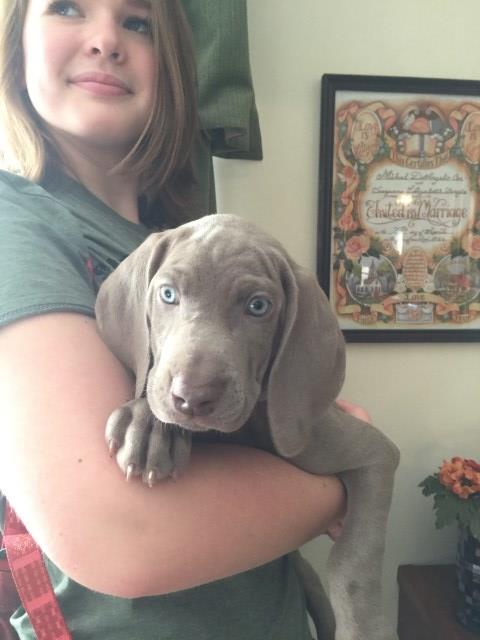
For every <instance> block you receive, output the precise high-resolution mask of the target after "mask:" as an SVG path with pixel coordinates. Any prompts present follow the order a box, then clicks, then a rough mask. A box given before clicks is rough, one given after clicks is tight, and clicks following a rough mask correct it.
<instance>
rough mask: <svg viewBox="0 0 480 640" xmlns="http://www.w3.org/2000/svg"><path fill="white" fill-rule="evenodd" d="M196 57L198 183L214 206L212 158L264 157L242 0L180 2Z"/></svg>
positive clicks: (244, 7)
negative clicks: (200, 138)
mask: <svg viewBox="0 0 480 640" xmlns="http://www.w3.org/2000/svg"><path fill="white" fill-rule="evenodd" d="M182 3H183V6H184V9H185V13H186V14H187V18H188V20H189V22H190V25H191V28H192V33H193V42H194V47H195V53H196V60H197V74H198V91H199V111H200V122H201V126H202V132H203V139H202V142H201V144H200V145H199V148H198V154H197V157H198V160H197V166H198V174H199V182H200V184H201V188H202V191H203V192H204V197H205V199H206V202H208V203H209V204H208V205H207V208H208V209H209V211H210V212H211V211H214V210H215V187H214V176H213V167H212V156H213V155H215V156H218V157H221V158H236V159H248V160H261V159H262V142H261V136H260V126H259V120H258V113H257V108H256V105H255V96H254V91H253V84H252V75H251V71H250V57H249V50H248V26H247V7H246V0H182Z"/></svg>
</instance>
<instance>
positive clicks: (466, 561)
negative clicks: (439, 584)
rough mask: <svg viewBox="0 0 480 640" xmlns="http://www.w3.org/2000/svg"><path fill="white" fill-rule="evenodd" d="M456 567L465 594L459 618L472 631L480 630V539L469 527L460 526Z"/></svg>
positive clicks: (460, 587)
mask: <svg viewBox="0 0 480 640" xmlns="http://www.w3.org/2000/svg"><path fill="white" fill-rule="evenodd" d="M456 568H457V581H458V588H459V590H460V592H461V593H462V596H463V604H462V607H461V609H459V610H458V611H457V618H458V620H459V621H460V622H461V624H462V625H463V626H464V627H466V628H467V629H469V630H470V631H480V541H479V540H477V539H476V538H474V537H473V536H472V534H471V533H470V530H469V529H468V527H462V526H460V527H459V537H458V546H457V562H456Z"/></svg>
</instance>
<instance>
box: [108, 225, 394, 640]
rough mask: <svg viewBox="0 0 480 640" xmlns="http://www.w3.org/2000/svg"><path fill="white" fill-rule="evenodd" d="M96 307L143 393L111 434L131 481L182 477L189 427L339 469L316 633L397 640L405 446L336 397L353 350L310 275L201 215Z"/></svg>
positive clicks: (261, 235)
mask: <svg viewBox="0 0 480 640" xmlns="http://www.w3.org/2000/svg"><path fill="white" fill-rule="evenodd" d="M96 313H97V321H98V325H99V328H100V331H101V333H102V335H103V338H104V340H105V342H106V344H107V345H108V346H109V347H110V348H111V350H112V351H113V352H114V353H115V354H116V355H117V356H118V358H119V359H120V360H121V361H122V362H123V364H124V365H125V366H127V367H128V368H129V369H131V370H132V371H133V373H134V374H135V376H136V393H135V399H134V400H132V401H130V402H128V403H127V404H126V405H124V406H122V407H120V408H119V409H117V410H116V411H115V412H114V413H113V414H112V416H111V417H110V419H109V421H108V424H107V429H106V438H107V442H108V444H109V447H110V449H111V451H112V452H117V450H118V453H117V460H118V463H119V464H120V466H121V468H122V469H123V471H124V472H125V473H126V474H127V477H131V476H135V475H142V476H143V479H144V481H145V482H148V483H149V484H150V485H152V484H153V483H154V482H155V481H157V480H160V479H162V478H165V477H167V476H175V475H176V474H178V473H181V471H182V470H183V469H185V467H186V465H187V464H188V459H189V454H190V444H191V437H192V434H195V437H199V438H202V437H203V438H211V437H212V434H215V433H217V434H218V433H220V434H221V437H222V439H223V440H227V441H231V442H243V443H248V444H251V445H254V446H258V447H262V448H265V449H267V450H269V451H272V452H275V453H277V454H278V455H279V456H282V457H283V458H286V459H288V460H289V461H290V462H291V463H292V464H294V465H296V466H298V467H300V468H302V469H304V470H306V471H308V472H310V473H317V474H337V475H338V476H339V477H340V478H341V479H342V481H343V482H344V484H345V486H346V488H347V492H348V513H347V516H346V520H345V525H344V529H343V532H342V535H341V537H340V539H339V540H337V542H336V543H335V544H334V545H333V547H332V550H331V553H330V556H329V561H328V577H329V594H330V602H331V605H332V608H333V612H334V618H335V622H334V623H333V621H332V617H331V615H330V612H329V607H328V605H327V603H328V601H327V600H326V598H325V594H324V592H323V589H322V587H321V584H320V581H319V580H318V578H317V576H316V574H315V573H314V572H313V570H312V569H311V568H310V567H309V565H307V563H306V562H305V561H303V559H302V558H301V556H300V555H299V554H298V558H297V559H298V567H299V571H300V572H301V573H302V578H303V580H304V585H305V589H306V594H307V602H308V605H309V611H310V614H311V615H312V618H313V620H314V622H315V625H316V627H317V633H318V637H319V639H321V640H332V639H333V638H335V640H395V639H396V638H397V635H396V634H395V632H394V631H393V630H391V629H390V627H389V625H388V624H387V622H386V621H385V619H384V617H383V615H382V611H381V588H380V582H381V567H382V560H383V554H384V544H385V529H386V523H387V517H388V512H389V507H390V502H391V496H392V488H393V478H394V472H395V469H396V467H397V465H398V461H399V453H398V450H397V448H396V447H395V445H394V444H393V443H392V442H391V441H390V440H389V439H388V438H386V437H385V436H384V435H383V434H382V433H381V432H380V431H378V430H377V429H376V428H375V427H373V426H371V425H369V424H366V423H364V422H362V421H360V420H358V419H356V418H354V417H352V416H350V415H347V414H346V413H344V412H343V411H341V410H340V409H339V408H338V407H337V406H336V405H335V398H336V397H337V394H338V392H339V391H340V388H341V386H342V383H343V379H344V373H345V345H344V340H343V337H342V334H341V331H340V330H339V327H338V324H337V322H336V319H335V317H334V315H333V313H332V311H331V309H330V306H329V303H328V300H327V298H326V296H325V295H324V293H323V291H322V290H321V288H320V287H319V286H318V283H317V279H316V277H315V275H314V274H313V273H312V272H310V271H308V270H306V269H304V268H302V267H300V266H299V265H297V264H295V262H294V261H293V260H292V259H291V258H290V257H289V256H288V255H287V253H286V251H285V250H284V248H283V247H282V246H281V245H280V244H279V243H278V242H277V241H276V240H275V239H274V238H272V237H271V236H269V235H268V234H266V233H265V232H263V231H261V230H259V229H258V228H257V227H255V226H254V225H252V224H250V223H248V222H246V221H245V220H243V219H241V218H238V217H236V216H232V215H213V216H206V217H204V218H201V219H199V220H196V221H194V222H191V223H188V224H185V225H183V226H181V227H178V228H176V229H172V230H168V231H164V232H161V233H155V234H152V235H151V236H150V237H149V238H147V240H146V241H145V242H144V243H143V244H142V245H141V246H140V247H139V248H138V249H137V250H136V251H134V252H133V253H132V254H131V255H130V256H129V257H128V258H126V259H125V260H124V261H123V262H122V263H121V264H120V266H119V267H118V268H117V269H116V270H115V271H114V272H113V273H112V274H111V275H110V276H109V277H108V278H107V280H106V281H105V283H104V284H103V285H102V287H101V289H100V292H99V295H98V299H97V306H96ZM334 627H335V631H334Z"/></svg>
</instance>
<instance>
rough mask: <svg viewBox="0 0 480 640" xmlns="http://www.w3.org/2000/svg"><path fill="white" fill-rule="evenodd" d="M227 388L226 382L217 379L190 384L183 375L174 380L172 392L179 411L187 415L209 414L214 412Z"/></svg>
mask: <svg viewBox="0 0 480 640" xmlns="http://www.w3.org/2000/svg"><path fill="white" fill-rule="evenodd" d="M224 388H225V382H224V381H222V380H220V379H217V380H212V381H209V382H208V383H206V384H202V385H190V384H188V383H187V382H186V380H185V379H184V378H183V376H181V375H177V376H175V377H174V378H173V380H172V385H171V388H170V393H171V395H172V400H173V404H174V406H175V409H177V411H180V412H181V413H183V414H185V415H187V416H192V417H195V416H209V415H210V414H211V413H213V411H214V409H215V407H216V405H217V402H218V400H219V399H220V396H221V395H222V393H223V390H224Z"/></svg>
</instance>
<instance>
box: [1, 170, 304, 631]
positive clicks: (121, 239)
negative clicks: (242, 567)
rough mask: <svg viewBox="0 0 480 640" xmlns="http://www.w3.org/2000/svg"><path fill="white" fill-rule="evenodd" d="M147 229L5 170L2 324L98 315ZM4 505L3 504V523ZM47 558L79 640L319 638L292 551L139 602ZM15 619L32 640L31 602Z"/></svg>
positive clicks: (75, 189) (78, 190) (63, 183)
mask: <svg viewBox="0 0 480 640" xmlns="http://www.w3.org/2000/svg"><path fill="white" fill-rule="evenodd" d="M148 233H149V230H148V229H147V228H146V227H144V226H142V225H138V224H133V223H131V222H128V221H127V220H125V219H124V218H122V217H120V216H119V215H118V214H117V213H115V212H114V211H112V210H111V209H109V208H108V207H107V206H106V205H105V204H103V203H102V202H101V201H99V200H98V199H97V198H96V197H95V196H94V195H93V194H91V193H90V192H88V191H87V190H86V189H85V188H84V187H82V186H81V185H79V184H78V183H76V182H75V181H74V180H72V179H70V178H67V177H65V176H63V177H61V179H60V180H57V181H56V183H55V185H46V186H45V187H41V186H39V185H37V184H34V183H31V182H29V181H27V180H24V179H23V178H20V177H18V176H13V175H12V174H8V173H5V172H0V326H1V325H6V324H8V323H11V322H14V321H16V320H18V319H20V318H25V317H29V316H34V315H38V314H43V313H48V312H52V311H72V312H78V313H82V314H87V315H90V316H93V315H94V304H95V296H96V292H97V290H98V287H99V285H100V284H101V282H102V281H103V279H104V278H105V277H106V275H108V273H110V271H112V270H113V269H114V268H115V267H116V266H117V265H118V264H119V262H120V261H121V260H122V259H123V258H124V257H125V256H126V255H128V254H129V253H130V252H131V251H132V250H133V249H135V248H136V247H137V246H138V245H139V244H140V243H141V242H142V241H143V240H144V239H145V237H146V236H147V235H148ZM2 506H3V505H2V501H1V500H0V523H1V522H3V513H2V512H3V509H2ZM13 506H15V505H13ZM74 508H75V505H72V509H74ZM214 552H215V550H214V549H212V553H214ZM3 553H4V552H3V551H0V557H2V554H3ZM132 553H135V548H132ZM45 560H46V564H47V568H48V571H49V573H50V577H51V580H52V584H53V586H54V589H55V593H56V595H57V598H58V600H59V603H60V607H61V609H62V611H63V613H64V616H65V619H66V622H67V625H68V627H69V629H70V631H71V633H72V636H73V638H74V640H225V638H228V639H229V640H307V639H309V638H310V637H311V636H310V634H309V630H308V623H307V616H306V610H305V602H304V594H303V591H302V589H301V586H300V585H299V582H298V579H297V575H296V573H295V570H294V566H293V562H292V560H291V558H290V556H285V557H283V558H281V559H279V560H276V561H274V562H271V563H268V564H267V565H264V566H262V567H259V568H257V569H254V570H252V571H247V572H245V573H242V574H239V575H237V576H234V577H232V578H227V579H225V580H221V581H218V582H214V583H210V584H207V585H204V586H201V587H197V588H195V589H189V590H187V591H182V592H177V593H173V594H169V595H166V596H158V597H149V598H136V599H124V598H115V597H110V596H105V595H102V594H99V593H96V592H94V591H90V590H88V589H85V588H84V587H82V586H80V585H79V584H78V583H76V582H75V581H73V580H72V579H70V578H69V577H68V576H66V575H65V574H63V573H62V572H61V571H60V570H59V569H58V568H57V567H56V566H55V565H54V564H53V563H52V562H51V561H50V560H49V559H48V558H46V559H45ZM119 562H121V559H120V558H119ZM12 624H13V626H14V628H15V629H16V631H17V633H18V634H19V636H20V638H21V639H22V640H34V634H33V631H32V628H31V626H30V623H29V620H28V617H27V616H26V614H25V611H24V609H23V608H20V609H18V610H17V611H16V613H15V614H14V616H13V618H12Z"/></svg>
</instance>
